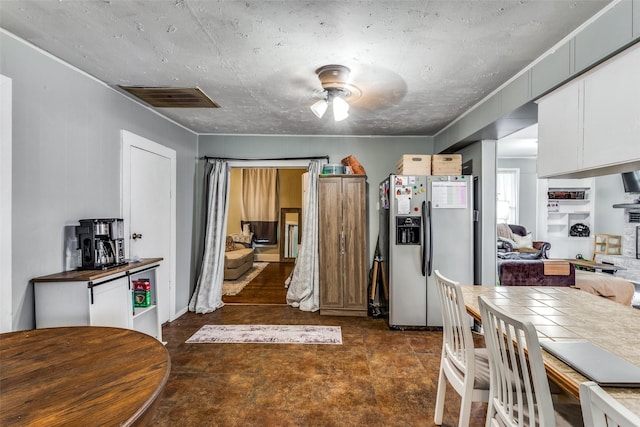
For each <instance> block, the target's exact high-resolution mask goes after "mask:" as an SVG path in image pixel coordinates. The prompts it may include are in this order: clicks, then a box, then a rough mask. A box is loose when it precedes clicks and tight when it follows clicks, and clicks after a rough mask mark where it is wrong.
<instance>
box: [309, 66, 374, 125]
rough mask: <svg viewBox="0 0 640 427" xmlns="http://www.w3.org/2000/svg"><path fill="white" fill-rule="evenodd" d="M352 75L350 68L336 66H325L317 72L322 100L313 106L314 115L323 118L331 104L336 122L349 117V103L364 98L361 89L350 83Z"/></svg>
mask: <svg viewBox="0 0 640 427" xmlns="http://www.w3.org/2000/svg"><path fill="white" fill-rule="evenodd" d="M350 73H351V70H350V69H349V68H348V67H345V66H344V65H336V64H332V65H325V66H322V67H320V68H318V69H317V70H316V75H317V76H318V79H319V80H320V83H321V85H322V91H321V92H320V93H319V96H320V98H321V99H320V100H318V101H317V102H315V103H314V104H313V105H312V106H311V111H312V112H313V114H315V115H316V116H317V117H318V118H322V116H323V115H324V113H325V112H326V111H327V109H328V108H329V105H330V104H331V106H332V109H333V118H334V120H335V121H336V122H339V121H342V120H344V119H346V118H347V117H349V102H350V101H355V100H357V99H358V98H360V96H362V92H361V91H360V89H358V87H357V86H354V85H352V84H350V83H349V76H350Z"/></svg>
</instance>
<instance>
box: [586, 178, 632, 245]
mask: <svg viewBox="0 0 640 427" xmlns="http://www.w3.org/2000/svg"><path fill="white" fill-rule="evenodd" d="M594 187H595V189H594V190H595V201H596V204H595V218H594V220H593V233H594V234H617V235H620V236H623V235H624V226H625V217H624V209H619V208H613V207H612V206H613V205H614V204H616V203H624V200H625V198H624V186H623V185H622V177H621V176H620V174H619V173H616V174H613V175H605V176H598V177H596V178H594Z"/></svg>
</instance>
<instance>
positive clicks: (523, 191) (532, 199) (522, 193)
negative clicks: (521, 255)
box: [498, 158, 538, 240]
mask: <svg viewBox="0 0 640 427" xmlns="http://www.w3.org/2000/svg"><path fill="white" fill-rule="evenodd" d="M498 168H514V169H515V168H517V169H520V187H519V189H518V191H519V207H520V221H519V223H520V225H523V226H525V227H526V228H527V231H530V232H531V235H532V236H533V240H537V238H536V236H537V234H536V231H537V227H536V215H537V212H538V206H537V203H536V194H537V189H538V175H537V174H536V159H524V158H522V159H515V158H513V159H498Z"/></svg>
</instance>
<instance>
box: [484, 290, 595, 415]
mask: <svg viewBox="0 0 640 427" xmlns="http://www.w3.org/2000/svg"><path fill="white" fill-rule="evenodd" d="M478 302H479V305H480V316H481V318H482V327H483V330H484V336H485V342H486V345H487V350H488V351H489V371H490V387H489V406H488V408H487V423H486V425H487V427H490V426H507V427H524V426H541V427H554V426H556V425H579V423H581V422H582V420H581V418H582V417H581V416H580V406H579V405H577V404H573V405H571V404H563V405H562V407H561V408H560V411H556V408H554V405H553V401H552V399H551V392H550V389H549V382H548V379H547V375H546V372H545V367H544V362H543V360H542V351H541V349H540V343H539V341H538V335H537V333H536V330H535V328H534V326H533V324H532V323H531V322H528V321H519V320H517V319H515V318H513V317H511V316H509V315H508V314H506V313H505V312H504V311H503V310H501V309H500V308H499V307H497V306H496V305H495V304H493V303H491V302H490V301H489V300H487V299H486V298H484V297H482V296H481V297H478Z"/></svg>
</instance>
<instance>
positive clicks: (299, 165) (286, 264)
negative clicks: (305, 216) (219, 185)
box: [222, 159, 309, 305]
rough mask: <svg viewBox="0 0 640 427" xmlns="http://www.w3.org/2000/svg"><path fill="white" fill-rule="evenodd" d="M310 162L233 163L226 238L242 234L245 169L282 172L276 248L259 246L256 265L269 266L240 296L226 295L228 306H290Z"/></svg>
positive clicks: (254, 245)
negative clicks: (304, 178) (288, 296)
mask: <svg viewBox="0 0 640 427" xmlns="http://www.w3.org/2000/svg"><path fill="white" fill-rule="evenodd" d="M308 163H309V161H308V160H306V159H305V160H293V161H292V160H283V161H258V160H249V161H229V166H230V167H231V176H230V183H229V186H230V190H229V191H230V195H229V208H228V211H227V231H226V235H227V236H229V235H233V234H241V233H242V226H241V218H240V212H241V206H240V203H241V200H240V199H241V194H242V169H248V168H270V169H277V170H278V193H279V202H278V204H279V210H278V213H279V215H278V238H277V243H276V244H275V245H259V244H258V245H256V244H255V243H254V244H253V247H254V250H255V252H256V253H255V256H254V261H255V262H261V263H268V265H267V267H266V268H265V269H264V270H263V271H262V272H261V273H260V274H259V275H258V276H256V277H255V278H254V279H253V280H251V281H250V282H249V283H248V284H247V285H246V286H245V287H244V288H243V289H242V291H241V292H239V293H238V294H237V295H223V297H222V300H223V302H224V303H225V304H250V305H263V304H286V293H287V289H286V288H285V282H286V280H287V278H288V277H289V275H290V274H291V271H292V269H293V265H294V262H295V255H297V250H298V244H299V243H300V241H301V237H302V236H301V231H302V230H301V222H300V220H301V218H302V188H303V183H302V175H303V174H304V173H306V172H307V169H308Z"/></svg>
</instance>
